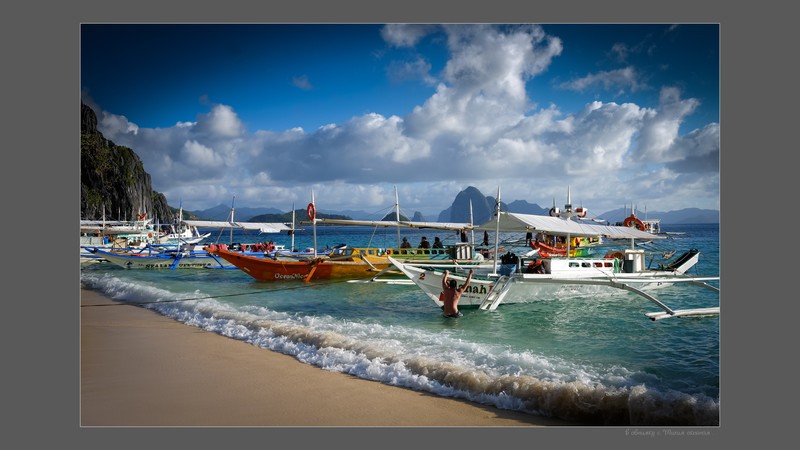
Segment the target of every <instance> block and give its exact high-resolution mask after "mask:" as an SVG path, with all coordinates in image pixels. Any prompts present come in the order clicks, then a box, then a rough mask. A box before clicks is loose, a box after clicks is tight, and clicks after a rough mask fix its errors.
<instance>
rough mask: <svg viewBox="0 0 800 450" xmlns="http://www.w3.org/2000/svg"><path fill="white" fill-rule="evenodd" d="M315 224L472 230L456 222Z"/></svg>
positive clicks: (333, 221) (342, 221)
mask: <svg viewBox="0 0 800 450" xmlns="http://www.w3.org/2000/svg"><path fill="white" fill-rule="evenodd" d="M317 223H325V224H330V225H363V226H370V227H404V228H435V229H438V230H464V229H469V228H472V225H470V224H468V223H458V222H410V221H403V220H401V221H400V222H398V221H395V220H345V219H317Z"/></svg>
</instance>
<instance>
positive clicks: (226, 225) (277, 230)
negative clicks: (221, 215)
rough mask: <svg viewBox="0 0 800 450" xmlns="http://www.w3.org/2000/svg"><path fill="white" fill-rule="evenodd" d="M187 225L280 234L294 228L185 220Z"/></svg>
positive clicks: (256, 223) (275, 225)
mask: <svg viewBox="0 0 800 450" xmlns="http://www.w3.org/2000/svg"><path fill="white" fill-rule="evenodd" d="M183 222H184V223H185V224H187V225H190V226H193V227H200V228H239V229H243V230H258V231H260V232H262V233H280V232H281V231H288V230H291V229H292V228H291V227H289V226H287V225H286V224H285V223H272V222H226V221H216V220H184V221H183Z"/></svg>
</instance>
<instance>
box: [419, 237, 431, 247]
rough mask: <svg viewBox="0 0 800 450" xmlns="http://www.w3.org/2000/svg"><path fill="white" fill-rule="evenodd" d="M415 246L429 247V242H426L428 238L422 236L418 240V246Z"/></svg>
mask: <svg viewBox="0 0 800 450" xmlns="http://www.w3.org/2000/svg"><path fill="white" fill-rule="evenodd" d="M417 248H431V243H430V242H428V238H426V237H425V236H422V240H421V241H419V246H418V247H417Z"/></svg>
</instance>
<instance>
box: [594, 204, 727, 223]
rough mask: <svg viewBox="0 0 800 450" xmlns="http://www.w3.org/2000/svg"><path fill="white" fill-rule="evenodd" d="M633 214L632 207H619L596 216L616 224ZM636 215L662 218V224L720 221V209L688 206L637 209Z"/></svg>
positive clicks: (641, 217) (644, 217) (646, 217)
mask: <svg viewBox="0 0 800 450" xmlns="http://www.w3.org/2000/svg"><path fill="white" fill-rule="evenodd" d="M630 215H631V211H630V209H625V208H619V209H615V210H613V211H607V212H605V213H603V214H600V215H598V216H596V217H598V218H600V219H604V220H607V221H609V222H610V223H612V224H614V223H617V222H622V221H623V220H625V218H626V217H628V216H630ZM636 217H638V218H640V219H651V220H654V219H661V224H662V225H669V224H684V223H719V211H718V210H715V209H699V208H686V209H679V210H677V211H669V212H661V211H648V212H647V213H646V214H645V212H644V211H640V210H637V211H636Z"/></svg>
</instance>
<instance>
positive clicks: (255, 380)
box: [80, 289, 575, 427]
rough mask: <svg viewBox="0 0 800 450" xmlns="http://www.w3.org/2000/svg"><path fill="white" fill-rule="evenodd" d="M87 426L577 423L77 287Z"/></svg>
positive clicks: (83, 407) (83, 412)
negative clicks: (439, 391) (402, 381)
mask: <svg viewBox="0 0 800 450" xmlns="http://www.w3.org/2000/svg"><path fill="white" fill-rule="evenodd" d="M80 312H81V315H80V318H81V324H80V325H81V326H80V331H81V335H80V350H81V353H80V358H81V360H80V388H81V392H80V425H81V426H82V427H96V426H100V427H107V426H108V427H120V426H124V427H131V426H133V427H241V426H247V427H541V426H556V427H563V426H574V425H575V424H572V423H566V422H563V421H559V420H554V419H549V418H543V417H537V416H532V415H528V414H523V413H518V412H512V411H505V410H501V409H497V408H494V407H490V406H482V405H478V404H474V403H470V402H466V401H462V400H455V399H449V398H443V397H438V396H435V395H431V394H427V393H423V392H417V391H414V390H411V389H406V388H400V387H393V386H388V385H384V384H381V383H378V382H374V381H368V380H363V379H360V378H357V377H354V376H351V375H347V374H342V373H337V372H330V371H326V370H323V369H320V368H317V367H314V366H311V365H308V364H304V363H302V362H300V361H298V360H296V359H295V358H294V357H292V356H288V355H283V354H281V353H277V352H273V351H270V350H266V349H261V348H258V347H255V346H253V345H251V344H248V343H246V342H241V341H237V340H235V339H230V338H227V337H224V336H220V335H218V334H215V333H212V332H209V331H204V330H200V329H198V328H194V327H192V326H189V325H184V324H181V323H179V322H177V321H175V320H172V319H170V318H167V317H164V316H161V315H159V314H157V313H155V312H152V311H149V310H147V309H145V308H141V307H137V306H131V305H124V304H122V303H119V302H116V301H114V300H112V299H110V298H108V297H106V296H104V295H102V294H100V293H98V292H95V291H91V290H85V289H82V290H81V311H80Z"/></svg>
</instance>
